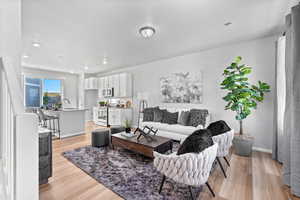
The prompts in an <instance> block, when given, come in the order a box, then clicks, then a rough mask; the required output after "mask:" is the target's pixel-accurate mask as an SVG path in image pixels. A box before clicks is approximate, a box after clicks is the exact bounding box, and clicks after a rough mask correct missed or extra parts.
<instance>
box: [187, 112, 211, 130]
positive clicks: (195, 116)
mask: <svg viewBox="0 0 300 200" xmlns="http://www.w3.org/2000/svg"><path fill="white" fill-rule="evenodd" d="M207 115H208V110H206V109H191V111H190V118H189V122H188V125H189V126H194V127H197V126H198V125H199V124H201V125H202V126H204V127H205V123H206V117H207Z"/></svg>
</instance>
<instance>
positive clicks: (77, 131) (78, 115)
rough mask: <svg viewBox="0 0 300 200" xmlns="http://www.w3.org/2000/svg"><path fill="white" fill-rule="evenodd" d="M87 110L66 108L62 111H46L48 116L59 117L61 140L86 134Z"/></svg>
mask: <svg viewBox="0 0 300 200" xmlns="http://www.w3.org/2000/svg"><path fill="white" fill-rule="evenodd" d="M85 112H86V109H78V108H65V109H62V110H58V111H54V110H45V114H47V115H55V116H58V117H59V125H60V138H65V137H70V136H74V135H81V134H84V133H85Z"/></svg>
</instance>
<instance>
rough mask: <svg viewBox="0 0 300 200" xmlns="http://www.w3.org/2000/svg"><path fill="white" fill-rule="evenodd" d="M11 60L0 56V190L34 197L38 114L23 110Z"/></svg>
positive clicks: (10, 197) (17, 198)
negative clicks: (0, 180) (1, 178)
mask: <svg viewBox="0 0 300 200" xmlns="http://www.w3.org/2000/svg"><path fill="white" fill-rule="evenodd" d="M12 63H13V62H12V61H11V60H9V59H3V58H0V161H1V162H0V163H2V164H1V166H0V175H2V176H3V177H4V178H3V182H2V184H3V185H4V187H1V186H0V190H1V188H4V191H3V192H2V194H3V195H4V198H5V199H7V200H21V199H22V200H23V199H25V200H26V199H30V200H37V199H38V130H37V126H38V122H37V116H36V115H34V114H28V113H25V112H24V106H23V95H22V94H23V92H22V89H21V83H20V80H19V79H18V73H16V72H15V71H14V67H13V66H12ZM1 169H3V170H1ZM1 172H3V173H2V174H1ZM28 180H30V181H28ZM0 184H1V182H0ZM0 193H1V191H0Z"/></svg>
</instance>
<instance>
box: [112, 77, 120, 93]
mask: <svg viewBox="0 0 300 200" xmlns="http://www.w3.org/2000/svg"><path fill="white" fill-rule="evenodd" d="M112 88H114V96H115V97H120V76H119V74H115V75H113V76H112Z"/></svg>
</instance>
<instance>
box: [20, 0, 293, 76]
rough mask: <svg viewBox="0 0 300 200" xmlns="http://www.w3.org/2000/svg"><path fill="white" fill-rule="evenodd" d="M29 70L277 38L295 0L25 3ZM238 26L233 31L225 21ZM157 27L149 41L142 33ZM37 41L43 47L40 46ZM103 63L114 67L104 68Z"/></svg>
mask: <svg viewBox="0 0 300 200" xmlns="http://www.w3.org/2000/svg"><path fill="white" fill-rule="evenodd" d="M22 3H23V5H22V7H23V8H22V20H23V24H22V26H23V27H22V29H23V53H24V54H26V55H29V57H28V58H23V65H24V66H31V67H37V68H45V69H52V70H58V71H60V70H66V71H74V72H78V71H81V70H84V66H85V65H87V66H88V67H89V69H88V70H87V72H89V73H91V72H100V71H107V70H111V69H116V68H120V67H127V66H132V65H136V64H141V63H146V62H150V61H154V60H158V59H162V58H167V57H172V56H177V55H182V54H186V53H190V52H195V51H199V50H203V49H208V48H212V47H216V46H220V45H224V44H227V43H232V42H238V41H243V40H250V39H254V38H258V37H263V36H267V35H272V34H274V33H278V32H280V31H281V30H282V27H283V24H284V16H285V14H286V11H287V10H288V6H289V3H290V1H289V0H248V1H244V0H243V1H242V0H226V1H224V0H68V1H62V0H23V1H22ZM226 22H232V25H231V26H224V23H226ZM144 25H152V26H153V27H155V29H156V34H155V35H154V37H152V38H150V39H144V38H142V37H141V36H140V35H139V34H138V29H139V28H140V27H141V26H144ZM32 42H39V43H40V44H41V46H40V47H39V48H36V47H33V46H32ZM103 57H107V61H108V64H107V65H103V64H102V60H103Z"/></svg>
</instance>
